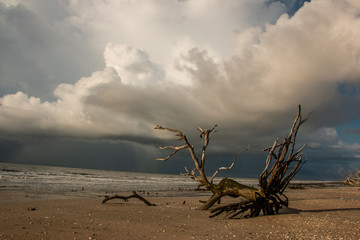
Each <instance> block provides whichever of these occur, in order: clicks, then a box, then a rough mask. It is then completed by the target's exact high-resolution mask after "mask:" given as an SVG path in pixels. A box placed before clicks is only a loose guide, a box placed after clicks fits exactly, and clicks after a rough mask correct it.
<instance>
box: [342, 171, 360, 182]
mask: <svg viewBox="0 0 360 240" xmlns="http://www.w3.org/2000/svg"><path fill="white" fill-rule="evenodd" d="M344 183H345V184H347V185H352V186H360V170H359V169H357V168H355V169H354V171H353V172H352V173H351V174H350V175H349V176H348V177H347V178H346V179H345V181H344Z"/></svg>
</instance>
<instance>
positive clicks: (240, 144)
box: [0, 0, 360, 175]
mask: <svg viewBox="0 0 360 240" xmlns="http://www.w3.org/2000/svg"><path fill="white" fill-rule="evenodd" d="M2 2H3V3H2V4H1V5H0V54H1V56H2V59H4V61H0V77H1V78H0V81H1V89H0V91H1V92H0V93H1V94H2V95H3V96H2V97H1V98H0V104H1V105H0V134H1V138H2V139H11V140H16V141H19V142H21V141H25V140H26V141H27V142H26V144H25V146H24V148H22V149H21V151H20V150H18V151H19V152H21V154H19V155H17V158H16V161H30V162H34V163H42V164H43V163H45V162H46V161H49V162H48V163H49V164H57V163H58V164H65V163H66V164H70V163H71V164H73V165H72V166H75V165H76V164H79V165H76V166H80V165H82V164H85V165H86V166H88V167H100V166H106V167H107V166H113V165H114V163H115V159H114V158H112V157H111V154H110V153H112V154H113V155H114V156H116V157H119V156H120V154H124V159H127V160H126V161H134V162H133V163H136V164H135V165H136V166H135V165H133V163H129V164H130V165H127V164H125V163H124V166H129V167H126V168H124V169H126V170H129V169H132V168H133V169H136V170H139V171H140V170H141V167H143V166H146V164H150V165H152V164H155V163H148V162H146V163H145V160H141V156H140V155H139V154H138V153H141V154H144V155H143V156H150V155H151V156H153V155H154V154H155V153H154V149H155V148H154V145H158V144H163V143H166V142H167V141H168V140H169V139H172V137H173V136H171V135H169V134H166V133H163V132H159V131H154V129H153V128H154V126H155V125H156V124H160V125H164V126H167V127H172V128H178V129H181V130H182V131H184V133H186V134H187V135H188V136H189V137H190V138H191V139H195V140H193V142H194V144H195V146H197V145H201V143H200V141H199V140H198V138H197V137H198V136H197V135H198V132H197V131H196V127H197V126H201V127H203V128H210V127H212V126H213V125H214V124H218V125H219V130H220V131H219V132H218V133H217V134H216V140H215V139H214V140H213V143H212V150H210V152H209V153H211V154H215V155H216V156H218V158H220V159H222V158H226V159H228V156H229V155H228V154H229V153H232V152H237V151H238V150H239V149H243V148H244V147H246V146H247V145H248V144H250V145H251V146H252V149H253V150H254V153H252V154H251V155H249V159H257V160H254V161H252V160H251V161H249V162H245V163H241V164H243V166H244V169H245V168H249V169H251V173H249V174H250V175H251V174H253V173H256V172H257V171H259V170H258V169H259V168H260V169H261V167H256V166H261V165H262V160H258V159H262V158H260V157H259V158H258V155H257V154H258V152H259V150H260V149H261V148H264V147H267V146H269V145H271V144H272V141H273V140H274V139H275V138H276V137H278V136H285V135H286V134H287V131H288V129H289V127H290V126H291V123H292V121H293V118H294V117H295V115H296V112H297V106H298V104H302V106H303V109H304V114H307V113H308V112H310V111H313V114H312V115H311V118H310V121H309V122H308V123H307V124H306V126H304V128H303V129H302V131H301V134H300V135H299V143H306V142H307V143H309V145H310V146H311V147H312V148H313V149H328V150H329V149H330V150H332V151H333V152H332V156H333V157H334V159H335V158H336V159H339V160H338V164H340V165H342V164H344V166H345V165H346V164H345V162H349V161H342V160H340V159H351V158H353V159H357V158H358V156H360V148H359V147H358V144H357V143H356V142H346V141H344V140H343V134H346V131H343V132H342V134H340V135H339V134H338V132H337V127H338V126H340V125H342V126H343V125H346V124H347V123H349V122H351V121H354V120H356V119H357V118H358V117H359V109H358V108H357V106H358V104H359V103H360V98H359V91H357V90H358V89H359V80H360V72H359V58H358V56H359V53H360V44H359V41H358V39H359V38H360V31H359V29H360V25H359V12H360V6H359V4H357V3H355V1H350V0H348V1H341V2H339V1H336V0H329V1H311V2H309V3H305V4H304V2H307V1H285V0H284V1H265V0H264V1H252V0H246V1H235V0H234V1H226V3H225V2H223V1H216V0H214V1H211V3H208V4H206V5H204V2H203V1H198V0H193V1H180V2H178V1H167V0H166V1H165V0H164V1H160V2H159V1H155V0H154V1H152V0H149V1H142V0H133V1H129V2H128V4H123V3H122V2H118V1H115V0H109V1H106V2H88V1H81V0H80V1H70V2H56V3H46V4H44V5H42V4H41V2H40V1H35V0H33V1H26V2H22V3H21V4H9V3H6V1H2ZM57 8H59V9H60V10H59V12H57V13H55V12H56V11H55V10H56V9H57ZM298 9H300V10H299V11H297V10H298ZM47 10H49V11H48V12H47ZM51 13H54V14H51ZM284 13H289V15H290V17H289V16H288V15H287V14H284ZM102 58H103V59H102ZM50 89H51V91H50ZM52 90H53V91H52ZM51 95H52V97H51ZM63 138H65V139H70V140H68V141H69V142H71V143H72V144H73V146H70V145H69V144H68V143H67V142H66V141H65V140H59V142H56V139H63ZM29 139H33V141H32V142H33V143H32V142H31V141H29ZM76 139H82V140H91V141H94V142H93V143H91V144H93V145H91V144H90V143H88V142H87V143H86V144H85V143H84V141H81V143H80V142H79V143H77V142H76ZM46 141H49V145H48V148H43V146H42V145H43V144H45V143H46ZM97 141H99V145H97V144H95V142H97ZM85 142H86V141H85ZM104 142H106V144H105V143H104ZM109 142H112V143H113V144H114V145H111V144H110V143H109ZM32 144H33V145H32ZM90 145H91V146H90ZM62 146H63V149H66V148H68V149H70V150H69V151H68V152H67V151H62V150H60V149H62V148H61V147H62ZM85 146H86V147H85ZM114 146H116V147H114ZM88 147H89V148H91V149H92V150H91V151H94V152H91V153H92V154H91V156H90V154H84V155H82V156H81V153H84V152H86V150H85V149H86V148H88ZM116 148H118V149H121V151H120V150H119V151H117V150H115V149H116ZM47 149H52V151H47ZM134 149H140V150H134ZM314 151H315V150H314ZM324 151H325V152H326V150H324ZM10 152H11V149H9V153H10ZM36 152H38V153H39V154H38V155H37V156H38V157H36ZM51 152H53V153H55V152H56V153H59V154H58V155H56V156H55V155H51ZM71 152H73V153H74V154H73V156H72V157H70V156H71ZM105 152H107V153H105ZM102 153H103V156H104V159H105V160H104V162H102V161H99V160H98V159H100V158H101V157H100V156H102ZM310 153H311V154H313V157H315V158H319V159H325V157H324V156H318V155H316V154H314V152H313V151H311V152H310ZM88 155H89V159H91V161H89V163H88V164H86V163H85V161H84V160H82V159H83V158H82V157H85V156H88ZM6 156H13V155H11V154H9V155H6ZM59 156H63V157H61V159H60V157H59ZM9 159H15V158H14V157H11V158H10V157H9ZM21 159H23V160H21ZM46 159H48V160H46ZM68 159H71V160H68ZM75 159H78V160H75ZM106 159H109V160H106ZM129 159H132V160H129ZM9 161H10V160H9ZM73 161H78V163H74V162H73ZM106 161H109V162H106ZM124 161H125V160H124ZM142 161H144V162H142ZM319 161H320V160H319ZM315 162H316V161H315ZM320 162H321V161H320ZM177 163H178V162H177ZM177 163H176V164H177ZM137 164H138V165H139V166H137ZM156 164H158V163H156ZM174 164H175V163H174ZM176 164H175V165H176ZM241 164H240V165H241ZM85 165H84V166H85ZM156 166H157V167H158V166H159V165H156ZM167 166H169V165H167ZM176 166H177V165H176ZM211 166H216V164H214V165H211ZM310 166H311V165H310ZM333 166H337V165H336V164H334V165H333ZM349 166H350V165H349ZM157 167H149V169H148V170H149V171H150V169H154V171H155V170H156V169H160V168H157ZM169 169H170V167H169ZM255 169H256V170H255ZM159 171H160V170H159ZM161 171H162V170H161ZM239 173H242V174H244V173H245V170H244V171H243V172H242V170H239ZM309 173H310V170H309ZM245 175H246V173H245Z"/></svg>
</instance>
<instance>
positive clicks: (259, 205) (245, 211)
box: [210, 193, 288, 218]
mask: <svg viewBox="0 0 360 240" xmlns="http://www.w3.org/2000/svg"><path fill="white" fill-rule="evenodd" d="M282 196H283V197H284V198H285V200H283V199H281V197H280V196H278V195H272V196H270V197H268V198H266V197H264V196H262V195H260V194H259V193H256V195H255V198H254V199H250V200H245V201H241V202H240V203H233V204H229V205H225V206H220V207H217V208H214V209H213V210H211V213H212V215H210V217H211V218H212V217H216V216H218V215H220V214H222V213H226V216H225V217H228V218H236V217H239V218H240V217H245V218H248V217H257V216H259V215H260V213H261V212H262V213H263V215H274V214H278V213H279V210H280V209H281V208H282V207H283V206H286V207H287V206H288V199H287V197H286V196H285V195H282Z"/></svg>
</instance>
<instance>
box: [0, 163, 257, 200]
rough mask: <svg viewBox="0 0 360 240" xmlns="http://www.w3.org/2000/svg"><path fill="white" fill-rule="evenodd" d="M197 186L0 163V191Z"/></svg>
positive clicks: (164, 190)
mask: <svg viewBox="0 0 360 240" xmlns="http://www.w3.org/2000/svg"><path fill="white" fill-rule="evenodd" d="M234 179H235V180H236V181H238V182H240V183H242V184H245V185H249V186H256V185H257V180H256V179H251V178H234ZM215 181H219V179H216V180H215ZM197 186H198V183H197V182H196V181H194V180H192V179H190V178H189V177H187V176H180V175H168V174H152V173H136V172H121V171H109V170H96V169H82V168H68V167H54V166H39V165H25V164H10V163H0V189H1V190H19V191H24V192H28V193H34V192H35V193H39V192H42V193H51V194H71V195H77V196H95V195H96V194H110V193H123V192H132V191H143V192H146V193H148V194H149V193H152V195H154V193H156V196H168V195H169V192H171V194H172V195H173V194H174V193H176V194H178V195H189V194H190V195H191V194H194V195H195V194H197V193H196V192H195V191H194V189H196V188H197Z"/></svg>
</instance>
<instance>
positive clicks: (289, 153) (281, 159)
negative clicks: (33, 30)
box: [155, 106, 309, 218]
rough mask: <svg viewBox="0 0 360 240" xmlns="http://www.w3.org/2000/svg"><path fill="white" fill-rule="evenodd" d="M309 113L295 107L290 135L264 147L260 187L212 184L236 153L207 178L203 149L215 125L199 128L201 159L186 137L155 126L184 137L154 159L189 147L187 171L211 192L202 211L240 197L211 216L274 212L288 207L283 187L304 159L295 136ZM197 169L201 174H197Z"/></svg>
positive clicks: (230, 182)
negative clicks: (304, 114)
mask: <svg viewBox="0 0 360 240" xmlns="http://www.w3.org/2000/svg"><path fill="white" fill-rule="evenodd" d="M308 117H309V116H307V117H306V118H303V117H302V114H301V106H299V108H298V114H297V116H296V118H295V120H294V122H293V124H292V127H291V128H290V132H289V135H288V136H287V137H285V138H283V140H282V142H281V143H279V142H280V138H277V139H276V140H275V141H274V144H273V145H272V147H270V148H266V149H265V150H264V151H269V153H268V157H267V159H266V163H265V169H264V170H263V172H262V173H261V175H260V177H259V188H258V189H256V188H253V187H250V186H246V185H243V184H240V183H238V182H236V181H235V180H232V179H228V178H223V179H222V180H221V181H220V182H219V183H218V184H214V183H213V179H214V177H215V176H216V174H217V173H218V172H219V171H220V170H225V169H228V170H230V169H231V168H232V167H233V166H234V164H235V162H236V158H237V156H238V154H237V155H236V156H235V159H234V161H233V163H232V164H231V165H230V166H229V167H220V168H219V169H218V170H217V171H216V172H215V173H214V174H213V175H212V177H211V178H210V181H209V180H208V179H207V176H206V174H205V171H204V167H205V151H206V148H207V146H208V144H209V140H210V138H211V137H212V135H213V134H214V132H216V131H215V128H216V127H217V125H215V126H214V127H213V128H211V129H209V130H208V129H205V130H204V129H202V128H200V127H199V128H198V130H199V131H200V137H201V138H204V143H203V147H202V150H201V158H200V160H199V158H198V157H197V155H196V153H195V149H194V147H193V146H192V145H191V144H190V143H189V141H188V139H187V137H186V136H185V135H184V134H183V133H182V132H181V131H179V130H177V129H171V128H167V127H162V126H156V127H155V129H159V130H167V131H170V132H175V133H176V136H178V140H183V141H184V143H185V145H183V146H179V147H176V146H167V147H161V148H160V149H173V150H174V151H173V152H172V153H170V154H169V155H168V156H167V157H166V158H161V159H157V160H168V159H170V158H171V157H172V156H173V155H175V154H176V153H177V152H178V151H180V150H182V149H188V150H189V152H190V155H191V158H192V160H193V162H194V165H195V169H194V170H193V171H191V172H189V171H188V170H187V169H186V168H185V169H186V172H187V173H186V174H183V175H188V176H190V177H191V178H192V179H194V180H196V181H198V182H199V183H200V186H205V188H206V189H207V190H209V191H211V192H212V193H213V195H212V196H211V197H210V198H209V199H208V200H207V201H205V202H204V204H203V205H202V206H201V207H200V209H201V210H207V209H210V208H211V207H212V206H213V205H214V204H215V203H216V202H220V200H221V198H222V197H224V196H231V197H242V199H243V200H242V201H240V202H238V203H234V204H229V205H226V206H220V207H217V208H215V209H213V210H212V211H211V213H212V215H211V216H210V217H214V216H218V215H220V214H222V213H226V214H227V215H226V216H227V217H229V218H234V217H239V216H240V217H241V216H243V217H255V216H259V215H260V214H261V213H263V214H264V215H271V214H277V213H278V212H279V210H280V209H281V208H282V207H283V206H288V198H287V197H286V196H285V195H284V190H285V189H286V187H287V186H288V184H289V182H290V180H291V179H292V178H293V177H294V176H295V175H296V173H297V172H298V171H299V170H300V169H301V167H302V166H303V164H304V163H305V160H304V159H303V155H302V151H303V149H304V148H305V147H306V145H303V146H302V147H300V148H299V149H298V150H297V151H295V143H296V136H297V133H298V130H299V128H300V126H301V125H302V124H303V123H305V122H306V121H307V119H308ZM196 171H197V172H198V173H199V174H200V177H198V176H197V175H196Z"/></svg>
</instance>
